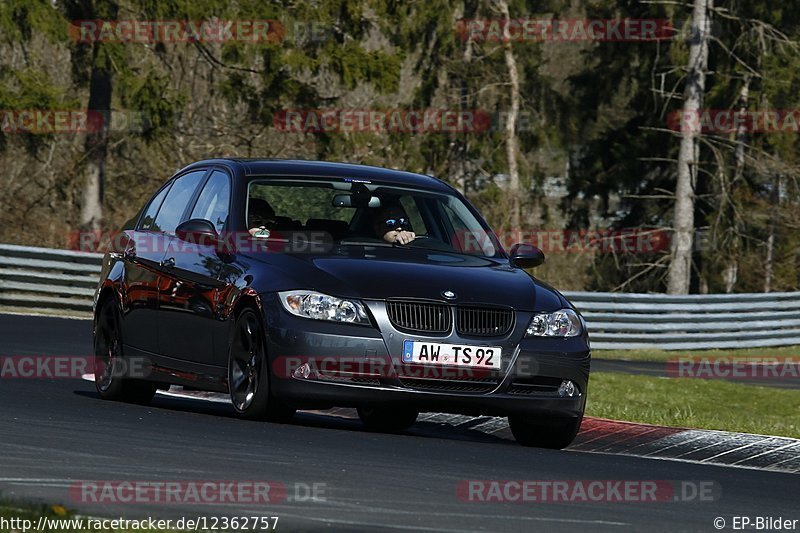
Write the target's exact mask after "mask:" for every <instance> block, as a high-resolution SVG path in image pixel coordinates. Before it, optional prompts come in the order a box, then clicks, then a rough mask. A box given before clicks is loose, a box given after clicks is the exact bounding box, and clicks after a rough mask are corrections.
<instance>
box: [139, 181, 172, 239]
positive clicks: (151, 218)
mask: <svg viewBox="0 0 800 533" xmlns="http://www.w3.org/2000/svg"><path fill="white" fill-rule="evenodd" d="M169 188H170V186H169V185H167V186H166V187H164V188H163V189H161V190H160V191H159V193H158V194H157V195H156V196H155V197H154V198H153V199H152V200H151V201H150V205H148V206H147V211H145V213H144V217H143V218H142V223H141V225H140V226H139V229H141V230H144V231H161V230H160V229H159V228H158V226H156V224H155V221H156V215H157V214H158V210H159V209H160V208H161V204H162V203H163V202H164V197H165V196H166V195H167V192H169Z"/></svg>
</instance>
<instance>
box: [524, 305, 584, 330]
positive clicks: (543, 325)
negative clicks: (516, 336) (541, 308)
mask: <svg viewBox="0 0 800 533" xmlns="http://www.w3.org/2000/svg"><path fill="white" fill-rule="evenodd" d="M582 331H583V326H582V325H581V319H580V317H579V316H578V313H576V312H575V311H573V310H572V309H560V310H558V311H554V312H552V313H536V314H535V315H533V319H532V320H531V323H530V325H528V329H527V331H525V336H526V337H577V336H578V335H580V334H581V332H582Z"/></svg>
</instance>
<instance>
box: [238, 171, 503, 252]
mask: <svg viewBox="0 0 800 533" xmlns="http://www.w3.org/2000/svg"><path fill="white" fill-rule="evenodd" d="M247 224H248V228H252V229H251V233H252V234H254V235H255V236H259V235H261V234H260V233H258V229H259V228H264V229H266V230H267V231H266V232H265V233H264V234H263V235H264V236H266V237H269V236H273V237H274V236H275V235H279V234H281V232H292V231H317V232H325V233H326V235H329V236H330V238H332V239H333V240H334V241H335V242H336V243H338V244H344V245H347V244H354V245H355V244H362V245H367V244H368V245H384V246H398V245H401V246H407V247H417V248H427V249H433V250H438V251H445V252H455V253H460V254H468V255H478V256H483V257H495V256H497V255H498V254H500V253H502V252H501V251H500V247H499V245H498V243H497V240H496V238H495V237H494V236H493V235H492V233H491V232H490V231H488V230H487V229H486V228H484V226H483V225H481V223H480V221H479V220H478V219H477V217H475V215H474V214H473V213H472V211H471V210H470V209H469V208H468V207H467V206H466V205H465V204H464V202H463V201H462V200H461V199H459V198H458V197H456V196H454V195H452V194H447V193H440V192H432V191H427V190H420V189H413V188H407V187H397V186H389V185H379V184H369V185H365V184H363V183H348V182H342V181H341V180H336V181H333V180H332V181H325V180H294V181H293V180H288V179H287V180H280V179H276V178H269V179H256V180H254V181H251V182H250V185H249V189H248V202H247ZM399 233H402V234H403V235H404V236H405V237H403V238H401V239H396V234H399ZM409 236H410V237H409Z"/></svg>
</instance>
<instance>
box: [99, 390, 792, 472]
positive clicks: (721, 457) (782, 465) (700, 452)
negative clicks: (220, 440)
mask: <svg viewBox="0 0 800 533" xmlns="http://www.w3.org/2000/svg"><path fill="white" fill-rule="evenodd" d="M83 379H85V380H87V381H94V375H93V374H86V375H84V376H83ZM158 394H159V395H161V396H165V397H171V398H183V399H191V400H203V401H210V402H217V403H230V400H229V398H228V396H227V395H226V394H218V393H209V392H201V391H184V390H182V389H180V388H177V387H173V389H172V390H169V391H161V390H160V391H158ZM307 412H309V413H313V414H315V415H323V416H329V417H331V416H332V417H336V418H343V419H348V420H357V419H358V415H357V414H356V411H355V409H345V408H336V409H329V410H326V411H307ZM411 433H413V434H418V435H423V436H448V437H461V438H466V439H469V438H474V437H475V436H476V435H479V436H483V437H494V438H500V439H505V440H513V438H514V437H513V436H512V435H511V430H510V429H509V427H508V422H507V421H506V419H505V418H501V417H492V416H480V417H472V416H464V415H450V414H444V413H423V414H421V415H420V417H419V418H418V419H417V424H416V425H415V426H414V427H413V428H412V430H411ZM568 450H570V451H576V452H588V453H606V454H612V455H630V456H635V457H645V458H648V459H662V460H671V461H684V462H690V463H699V464H709V465H721V466H728V467H738V468H751V469H757V470H770V471H775V472H789V473H800V439H792V438H789V437H774V436H770V435H753V434H750V433H733V432H729V431H717V430H707V429H687V428H674V427H666V426H654V425H650V424H639V423H635V422H621V421H617V420H608V419H604V418H593V417H586V418H584V420H583V424H582V425H581V431H580V433H578V436H577V437H576V438H575V441H574V442H573V443H572V445H570V447H569V448H568Z"/></svg>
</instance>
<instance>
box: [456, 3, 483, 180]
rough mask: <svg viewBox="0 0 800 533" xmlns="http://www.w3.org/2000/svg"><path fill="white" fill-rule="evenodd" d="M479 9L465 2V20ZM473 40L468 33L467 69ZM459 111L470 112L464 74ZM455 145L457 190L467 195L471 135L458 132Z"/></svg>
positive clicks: (459, 81)
mask: <svg viewBox="0 0 800 533" xmlns="http://www.w3.org/2000/svg"><path fill="white" fill-rule="evenodd" d="M477 8H478V5H477V2H476V1H467V2H464V13H463V18H464V19H467V20H469V19H471V18H473V17H474V16H475V12H476V10H477ZM472 48H473V46H472V38H471V35H470V33H469V32H467V38H466V41H465V43H464V53H463V54H462V55H461V63H462V67H467V68H468V65H469V64H470V63H471V62H472ZM458 92H459V95H458V109H459V110H460V111H462V112H464V111H467V110H469V107H470V106H469V102H470V98H469V85H468V84H467V76H465V75H464V73H463V72H462V73H461V74H460V75H459V79H458ZM453 143H454V144H455V146H456V158H457V163H456V180H455V181H456V189H458V191H459V192H460V193H461V194H466V193H467V174H468V172H469V170H468V168H467V151H468V149H469V135H468V134H465V132H460V131H457V132H455V134H454V139H453Z"/></svg>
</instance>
